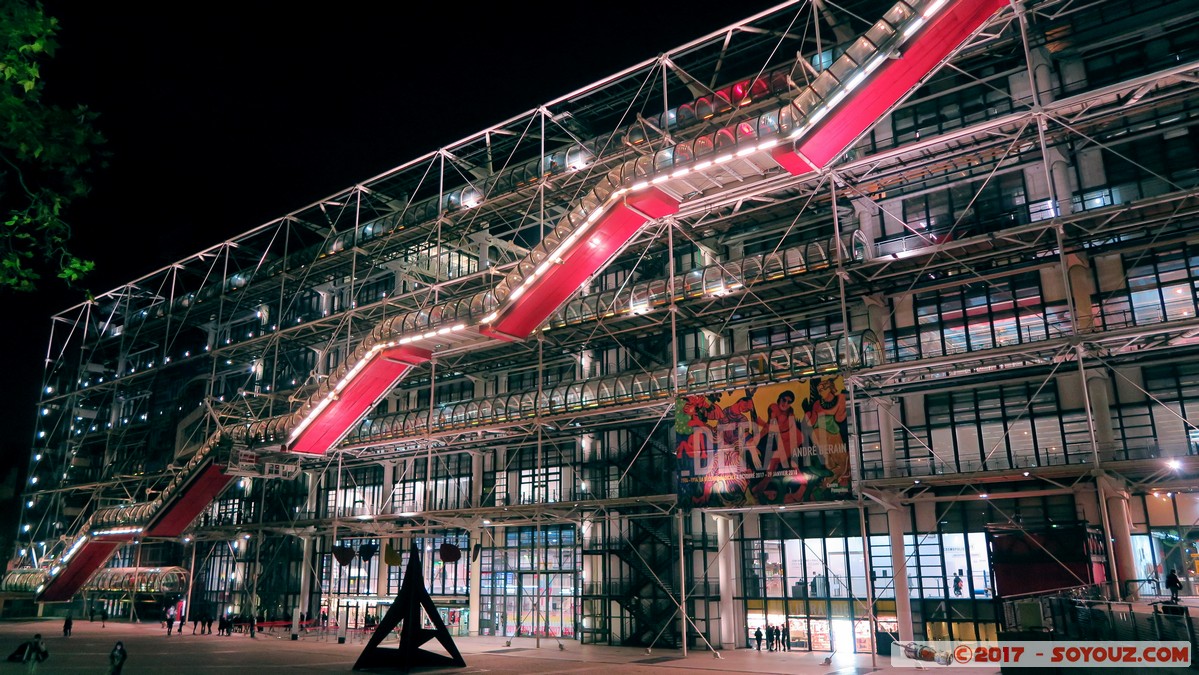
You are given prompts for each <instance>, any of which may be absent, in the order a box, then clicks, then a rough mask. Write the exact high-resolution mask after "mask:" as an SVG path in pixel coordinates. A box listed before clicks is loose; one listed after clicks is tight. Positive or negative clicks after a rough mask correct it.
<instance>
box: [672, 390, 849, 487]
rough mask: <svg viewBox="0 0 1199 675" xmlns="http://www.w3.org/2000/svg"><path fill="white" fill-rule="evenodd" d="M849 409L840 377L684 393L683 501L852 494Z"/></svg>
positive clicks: (678, 415) (680, 435) (680, 434)
mask: <svg viewBox="0 0 1199 675" xmlns="http://www.w3.org/2000/svg"><path fill="white" fill-rule="evenodd" d="M847 408H848V403H847V400H846V393H845V381H844V378H842V377H841V376H840V375H828V376H824V377H814V378H810V379H808V380H803V381H800V382H793V383H789V384H774V385H768V386H763V387H754V388H749V389H734V390H731V391H725V392H720V393H713V394H695V395H690V396H683V397H680V398H679V399H678V400H677V401H676V402H675V418H674V431H675V448H676V455H677V457H678V466H679V503H680V504H682V505H683V507H684V508H704V507H709V508H721V507H736V506H753V505H756V504H777V505H783V504H802V503H807V502H819V501H830V500H836V499H847V498H849V496H850V489H849V488H850V475H849V426H848V422H847V419H846V413H847Z"/></svg>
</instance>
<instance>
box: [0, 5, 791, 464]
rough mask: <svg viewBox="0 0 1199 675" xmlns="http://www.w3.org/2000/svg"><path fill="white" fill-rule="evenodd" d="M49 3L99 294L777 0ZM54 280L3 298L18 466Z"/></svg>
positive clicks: (76, 296)
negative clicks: (77, 114) (87, 129)
mask: <svg viewBox="0 0 1199 675" xmlns="http://www.w3.org/2000/svg"><path fill="white" fill-rule="evenodd" d="M414 4H417V3H362V2H352V1H351V2H322V3H262V2H258V3H256V2H239V3H227V2H219V1H217V2H206V3H109V2H79V1H78V0H48V1H47V2H45V3H44V6H45V8H46V10H47V13H49V14H50V15H52V16H55V17H57V18H58V19H59V21H60V24H61V32H60V34H59V43H60V48H59V51H58V53H57V55H56V56H55V58H54V59H52V60H51V61H49V62H48V63H47V64H46V65H45V67H44V69H43V72H44V75H45V82H46V87H47V97H48V98H49V99H50V100H53V101H55V102H58V103H61V104H66V105H74V104H84V105H87V106H88V107H89V108H91V109H92V110H94V111H96V112H99V113H100V119H99V121H98V123H97V127H98V128H99V129H100V131H101V132H102V133H103V134H104V135H105V136H106V137H107V138H108V140H109V144H108V150H109V151H110V152H111V153H112V159H111V166H110V167H109V168H108V169H107V170H105V171H104V172H103V173H102V174H101V175H99V176H98V177H97V178H96V179H95V181H94V183H93V191H92V194H91V195H90V196H89V197H88V198H87V200H86V201H85V202H83V203H81V204H79V205H78V206H77V207H76V208H74V209H73V210H72V211H71V213H69V220H70V221H71V223H72V224H73V226H74V228H75V235H76V248H77V249H78V251H77V252H78V253H80V254H81V255H82V256H83V257H86V258H90V259H92V260H94V261H95V262H96V267H97V270H96V272H95V274H94V275H93V276H92V277H91V278H90V279H89V280H88V281H87V283H86V284H85V285H84V286H85V287H86V288H87V289H90V290H91V291H93V292H95V293H97V294H98V293H102V292H105V291H109V290H111V289H113V288H115V287H117V286H119V285H120V284H122V283H124V282H128V281H132V280H134V279H136V278H138V277H140V276H143V275H145V274H149V273H151V272H153V271H155V270H158V269H160V268H162V267H164V266H166V265H168V264H170V263H172V262H175V261H177V260H180V259H182V258H186V257H188V256H190V255H191V254H193V253H196V252H197V251H199V250H201V249H204V248H207V247H209V246H212V245H214V244H217V243H219V242H220V241H222V240H224V239H226V238H229V237H231V236H233V235H235V234H237V233H240V232H243V231H246V230H248V229H251V228H253V227H255V226H258V225H261V224H263V223H265V222H267V221H269V220H273V219H275V218H278V217H280V216H282V215H284V214H286V213H288V212H290V211H293V210H295V209H297V208H300V207H302V206H305V205H307V204H310V203H312V202H314V201H317V200H319V199H321V198H323V197H326V196H329V195H331V194H333V193H335V192H338V191H340V190H343V189H345V188H348V187H350V186H352V185H354V184H355V183H358V182H360V181H362V180H365V179H367V178H369V177H371V176H374V175H377V174H379V173H382V172H384V171H386V170H388V169H391V168H393V167H395V166H398V165H400V164H402V163H404V162H406V161H408V160H411V159H413V158H415V157H418V156H420V155H423V154H425V153H427V152H430V151H432V150H434V149H436V148H437V147H440V146H443V145H446V144H449V143H453V142H454V141H457V140H459V139H461V138H464V137H466V136H468V135H471V134H473V133H475V132H477V131H480V130H482V129H484V128H486V127H489V126H491V125H494V124H497V123H499V122H501V121H503V120H506V119H508V118H510V117H512V116H514V115H518V114H520V113H523V112H526V111H528V110H531V109H534V108H536V107H537V106H539V105H541V104H542V103H544V102H546V101H548V100H551V99H554V98H556V97H558V96H561V95H564V94H566V93H568V92H570V91H573V90H575V89H578V88H580V87H582V86H585V85H587V84H589V83H592V82H594V81H596V80H599V79H601V78H603V77H605V76H607V75H610V74H613V73H615V72H617V71H619V70H622V69H624V68H626V67H628V66H631V65H633V64H635V63H638V62H640V61H643V60H645V59H648V58H652V57H653V56H655V55H657V54H659V53H661V52H663V51H666V50H668V49H671V48H673V47H677V46H679V45H681V44H684V43H686V42H689V41H691V40H693V39H695V38H698V37H701V36H703V35H705V34H707V33H709V32H711V31H713V30H717V29H719V28H722V27H724V26H726V25H728V24H730V23H733V22H735V21H737V20H739V19H742V18H744V17H746V16H748V15H750V14H752V13H754V12H757V11H761V10H762V9H765V8H767V7H769V6H771V5H772V4H773V3H769V2H748V1H743V0H737V1H730V2H724V3H715V2H691V3H598V2H562V3H557V4H548V3H546V4H542V3H461V2H423V3H419V4H420V5H422V8H421V9H414V8H413V5H414ZM82 299H83V294H82V292H81V290H78V289H77V290H73V291H65V290H63V289H61V288H56V287H54V285H53V283H51V282H46V283H45V284H44V285H43V289H42V290H41V291H39V292H38V293H36V294H34V295H31V296H20V297H13V296H11V295H8V296H0V302H3V303H4V305H5V307H4V314H5V316H6V317H7V319H8V321H6V323H8V326H9V328H8V330H7V335H8V339H9V340H11V341H12V342H11V344H9V345H8V347H9V349H8V354H9V360H10V363H11V364H12V368H11V369H10V373H11V374H10V378H9V382H8V383H7V386H5V387H3V388H2V390H3V392H4V396H5V408H4V409H5V411H6V412H5V415H4V419H5V421H6V422H7V424H6V425H5V429H4V431H3V433H0V443H3V446H2V448H0V453H2V454H0V456H2V457H3V458H4V460H5V462H6V463H7V464H9V465H15V466H21V467H24V465H25V462H26V460H27V458H28V452H29V447H30V440H31V436H32V428H33V421H34V411H35V405H36V401H37V393H38V389H39V387H40V384H39V381H40V374H41V367H42V359H43V357H44V354H45V347H46V341H47V335H48V330H49V326H50V320H49V317H50V316H51V315H52V314H54V313H56V312H58V311H61V310H63V309H66V308H67V307H69V306H72V305H75V304H77V303H78V302H80V301H82Z"/></svg>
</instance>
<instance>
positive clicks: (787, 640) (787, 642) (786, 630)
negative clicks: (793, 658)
mask: <svg viewBox="0 0 1199 675" xmlns="http://www.w3.org/2000/svg"><path fill="white" fill-rule="evenodd" d="M783 649H785V650H786V651H791V625H790V624H786V623H785V624H783Z"/></svg>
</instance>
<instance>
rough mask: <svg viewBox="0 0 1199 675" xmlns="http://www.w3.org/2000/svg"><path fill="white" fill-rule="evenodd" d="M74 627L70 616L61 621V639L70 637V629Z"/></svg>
mask: <svg viewBox="0 0 1199 675" xmlns="http://www.w3.org/2000/svg"><path fill="white" fill-rule="evenodd" d="M74 625H75V619H72V618H71V615H70V614H68V615H67V618H65V619H63V620H62V636H63V637H71V627H72V626H74Z"/></svg>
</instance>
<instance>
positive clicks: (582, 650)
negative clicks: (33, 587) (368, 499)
mask: <svg viewBox="0 0 1199 675" xmlns="http://www.w3.org/2000/svg"><path fill="white" fill-rule="evenodd" d="M39 632H40V633H41V634H42V636H43V637H44V639H45V640H46V646H47V647H48V648H49V650H50V658H49V660H47V661H46V662H45V663H44V664H42V667H41V669H40V671H39V673H40V675H54V674H56V673H106V672H107V658H108V652H109V650H111V649H112V646H113V644H114V643H115V642H116V641H117V640H122V641H124V643H125V647H126V649H127V650H128V651H129V661H128V663H127V664H126V666H125V670H124V673H123V675H160V674H166V675H191V674H192V673H197V674H198V673H256V674H259V675H267V674H269V673H273V672H280V673H282V672H288V673H346V672H350V669H351V668H352V666H353V664H354V661H355V660H356V659H357V658H358V655H359V653H361V651H362V649H363V646H364V639H363V638H362V637H358V638H351V639H349V640H348V641H347V643H346V644H337V639H336V635H329V636H324V637H322V636H308V637H304V638H302V639H300V640H298V641H292V640H290V639H288V636H287V635H286V634H270V633H264V634H261V635H259V637H257V638H254V639H251V638H250V637H249V636H248V635H240V634H235V635H233V636H231V637H222V636H217V635H204V636H201V635H195V636H193V635H192V634H191V625H190V624H189V625H188V626H187V627H186V628H185V630H184V634H183V635H181V636H180V635H172V636H171V637H169V638H168V637H166V635H165V629H163V628H161V627H160V626H159V624H158V623H157V622H153V623H139V624H128V623H124V622H120V621H109V622H108V625H107V627H105V628H101V626H100V622H98V621H97V622H95V623H89V622H88V621H87V619H86V618H84V619H83V620H76V621H75V626H74V634H73V635H72V637H70V638H64V637H63V636H62V620H61V619H43V620H28V621H18V620H11V621H4V622H0V649H3V651H4V655H5V656H6V655H8V654H9V653H11V652H12V650H13V649H15V648H16V646H17V645H19V644H20V643H21V642H22V641H24V640H26V639H28V638H29V637H30V636H32V635H33V634H34V633H39ZM456 643H457V644H458V647H459V649H460V650H461V651H462V653H463V656H464V658H465V659H466V664H467V667H466V668H431V669H420V670H415V671H413V672H416V673H459V674H464V673H495V674H496V675H505V674H512V675H529V674H531V673H578V674H591V673H620V674H621V675H634V674H637V673H672V672H680V673H681V672H682V671H688V672H689V673H691V675H703V674H704V673H757V674H759V675H763V674H770V673H780V674H782V673H812V674H813V675H815V674H818V673H819V674H822V675H823V674H832V673H836V674H837V675H852V674H854V673H869V672H873V671H874V668H872V666H871V663H870V657H869V656H868V655H853V654H847V655H835V656H834V657H833V663H832V665H829V666H825V665H822V664H821V662H822V661H823V660H824V658H825V657H826V656H827V654H824V653H812V652H784V653H781V654H780V653H773V652H765V651H763V652H757V651H750V650H735V651H726V652H724V653H723V654H722V656H723V657H724V658H722V659H719V660H717V659H715V658H713V657H712V655H711V654H710V653H692V654H690V655H689V656H688V657H687V658H682V654H681V653H680V652H678V651H676V650H670V649H662V650H658V649H655V650H653V652H652V653H650V654H646V652H645V649H634V648H627V647H607V646H595V645H580V644H578V643H576V642H566V643H563V647H564V649H559V648H558V643H557V642H556V641H555V640H552V639H551V640H542V641H541V646H540V648H538V647H537V645H536V642H535V641H534V640H533V639H531V638H521V639H517V640H514V641H513V642H512V645H511V646H507V645H506V644H505V638H494V637H471V638H457V640H456ZM427 646H429V647H430V648H431V649H435V648H437V645H436V642H432V643H429V645H427ZM888 661H889V659H887V658H884V657H878V664H877V669H878V670H883V671H895V672H916V671H914V670H910V669H902V670H900V669H892V668H891V667H890V666H889V663H888ZM954 671H957V672H961V673H970V674H971V675H989V673H990V672H991V671H987V670H982V669H978V668H971V669H956V668H954V669H944V668H938V669H937V672H954ZM22 672H24V668H23V666H21V665H20V664H16V663H3V665H0V673H22Z"/></svg>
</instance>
